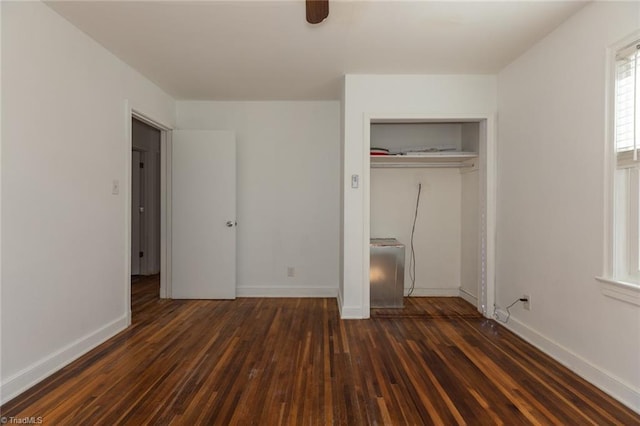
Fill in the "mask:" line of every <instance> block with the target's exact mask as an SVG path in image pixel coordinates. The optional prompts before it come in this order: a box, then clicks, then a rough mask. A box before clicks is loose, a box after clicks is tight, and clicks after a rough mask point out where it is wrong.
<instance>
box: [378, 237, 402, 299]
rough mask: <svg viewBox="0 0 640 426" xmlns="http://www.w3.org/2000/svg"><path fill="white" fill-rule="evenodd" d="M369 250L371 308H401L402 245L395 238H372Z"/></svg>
mask: <svg viewBox="0 0 640 426" xmlns="http://www.w3.org/2000/svg"><path fill="white" fill-rule="evenodd" d="M370 250H371V264H370V266H369V281H370V283H371V307H372V308H402V307H403V302H404V300H403V297H404V244H402V243H400V242H399V241H398V240H396V239H395V238H372V239H371V244H370Z"/></svg>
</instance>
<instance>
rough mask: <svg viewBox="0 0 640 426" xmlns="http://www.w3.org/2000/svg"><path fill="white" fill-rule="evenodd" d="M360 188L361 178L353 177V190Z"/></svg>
mask: <svg viewBox="0 0 640 426" xmlns="http://www.w3.org/2000/svg"><path fill="white" fill-rule="evenodd" d="M359 186H360V176H358V175H351V187H352V188H357V187H359Z"/></svg>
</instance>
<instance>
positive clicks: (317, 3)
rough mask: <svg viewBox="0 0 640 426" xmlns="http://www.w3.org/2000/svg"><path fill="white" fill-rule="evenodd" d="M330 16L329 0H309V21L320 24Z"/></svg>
mask: <svg viewBox="0 0 640 426" xmlns="http://www.w3.org/2000/svg"><path fill="white" fill-rule="evenodd" d="M327 16H329V0H307V22H308V23H310V24H319V23H320V22H322V21H324V20H325V19H326V18H327Z"/></svg>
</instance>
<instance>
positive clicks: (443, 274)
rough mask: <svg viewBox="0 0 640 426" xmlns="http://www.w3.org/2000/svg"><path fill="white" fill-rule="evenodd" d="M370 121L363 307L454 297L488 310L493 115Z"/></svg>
mask: <svg viewBox="0 0 640 426" xmlns="http://www.w3.org/2000/svg"><path fill="white" fill-rule="evenodd" d="M366 127H367V129H366V132H365V133H366V134H365V139H368V142H369V143H368V144H366V141H365V145H366V147H368V152H367V153H366V155H365V173H366V172H368V173H369V176H368V178H367V176H365V182H368V183H369V185H368V188H365V198H367V197H368V200H366V203H365V206H368V207H369V208H368V209H367V208H366V207H365V215H368V218H367V219H368V220H365V223H368V225H369V226H368V227H367V226H365V236H366V240H367V241H366V244H365V246H366V250H367V253H366V255H365V257H366V259H368V262H365V263H366V267H367V270H366V271H365V276H366V277H368V281H369V282H368V283H367V284H368V285H365V286H364V287H365V293H366V292H367V291H368V294H365V295H364V296H365V297H364V300H365V301H368V302H369V308H370V309H385V312H391V311H386V310H387V309H398V310H399V311H398V312H401V311H400V310H401V309H402V308H406V305H407V304H406V303H405V302H407V297H449V298H452V297H455V298H459V299H464V300H465V301H467V302H468V303H470V304H472V305H473V306H474V307H475V308H476V310H477V311H478V312H480V313H482V314H483V315H485V316H487V317H490V316H492V315H493V285H492V284H491V285H488V283H489V280H488V275H487V273H488V272H491V271H492V265H489V263H488V262H493V259H492V256H488V253H489V250H492V245H493V241H492V237H488V236H489V235H492V233H493V229H492V224H491V223H488V221H487V218H488V217H489V216H491V215H492V213H491V212H490V214H489V216H488V215H487V212H488V211H490V210H491V209H490V208H488V206H489V205H490V203H489V202H488V196H487V195H488V194H489V192H488V191H487V188H488V186H487V182H488V176H489V174H488V170H489V167H488V164H487V152H488V148H489V145H492V144H489V141H490V139H491V138H492V135H491V134H490V133H491V131H492V119H491V117H482V116H451V117H446V116H445V117H410V118H408V117H371V118H370V119H369V122H368V126H366ZM367 163H368V165H369V166H370V167H366V165H367ZM489 166H491V165H489ZM489 222H490V221H489ZM488 226H489V227H490V228H491V229H489V228H488ZM367 228H368V229H367ZM367 231H368V232H367ZM456 303H457V302H456ZM442 306H444V307H445V308H443V309H445V310H446V309H449V308H446V306H452V305H447V304H446V303H444V304H442Z"/></svg>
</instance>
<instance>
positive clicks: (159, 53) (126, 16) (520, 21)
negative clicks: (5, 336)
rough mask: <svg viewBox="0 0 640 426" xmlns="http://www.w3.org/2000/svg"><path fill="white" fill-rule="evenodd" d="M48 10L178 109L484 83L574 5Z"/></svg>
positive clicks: (79, 6)
mask: <svg viewBox="0 0 640 426" xmlns="http://www.w3.org/2000/svg"><path fill="white" fill-rule="evenodd" d="M48 4H49V6H50V7H52V8H53V9H54V10H56V11H57V12H58V13H60V14H61V15H62V16H64V17H65V18H66V19H68V20H69V21H70V22H72V23H73V24H74V25H76V26H77V27H78V28H80V29H81V30H82V31H84V32H85V33H87V34H89V35H90V36H91V37H92V38H94V39H95V40H97V41H98V42H99V43H100V44H102V45H103V46H104V47H106V48H107V49H108V50H110V51H111V52H113V53H114V54H115V55H117V56H118V57H120V58H121V59H122V60H123V61H125V62H127V63H128V64H129V65H131V66H132V67H133V68H135V69H137V70H138V71H139V72H141V73H142V74H144V75H145V76H146V77H148V78H149V79H150V80H152V81H154V82H155V83H156V84H158V85H159V86H160V87H162V88H163V89H164V90H165V91H167V92H168V93H169V94H171V95H172V96H174V97H175V98H176V99H203V100H204V99H209V100H213V99H215V100H279V99H283V100H305V99H308V100H315V99H339V98H340V87H341V86H340V79H341V77H342V76H343V75H344V74H348V73H360V74H492V73H496V72H497V71H499V70H500V69H502V68H503V67H504V66H505V65H507V64H508V63H509V62H511V61H512V60H514V59H515V58H517V57H518V56H519V55H520V54H521V53H522V52H524V51H525V50H527V49H528V48H529V47H530V46H531V45H533V44H534V43H535V42H536V41H537V40H539V39H541V38H542V37H544V36H545V35H546V34H548V33H549V32H550V31H551V30H553V29H554V28H555V27H557V26H558V25H559V24H560V23H562V22H563V21H564V20H566V19H567V18H568V17H569V16H570V15H572V14H573V13H575V12H576V11H577V10H578V9H580V8H581V7H583V6H584V4H585V3H584V2H582V1H562V2H552V1H498V2H482V1H473V2H459V1H444V2H437V1H398V0H395V1H391V0H389V1H340V0H330V11H329V17H328V19H327V20H326V21H325V22H323V23H321V24H319V25H310V24H308V23H306V21H305V3H304V0H288V1H265V0H262V1H238V0H236V1H196V2H187V1H168V2H167V1H164V2H156V1H144V2H120V1H97V2H96V1H71V2H59V1H56V2H49V3H48Z"/></svg>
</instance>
